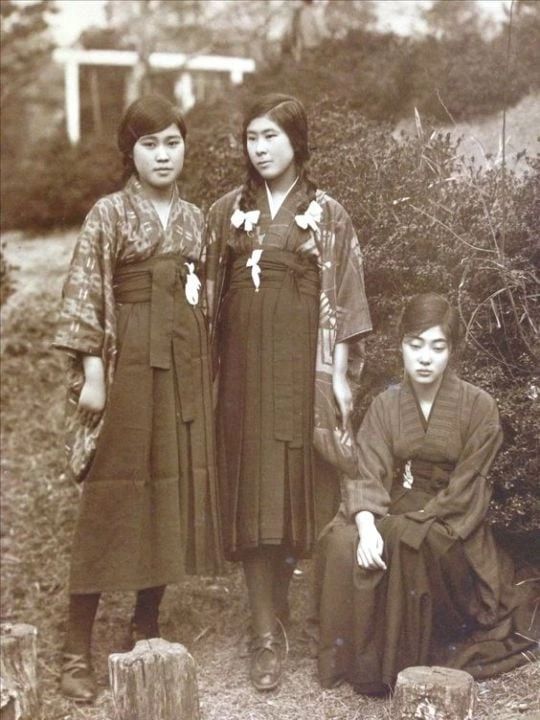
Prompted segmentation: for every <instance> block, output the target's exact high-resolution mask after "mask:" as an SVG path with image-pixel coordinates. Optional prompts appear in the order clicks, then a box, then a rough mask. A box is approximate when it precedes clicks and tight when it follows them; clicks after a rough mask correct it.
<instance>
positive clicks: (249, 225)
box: [231, 208, 261, 232]
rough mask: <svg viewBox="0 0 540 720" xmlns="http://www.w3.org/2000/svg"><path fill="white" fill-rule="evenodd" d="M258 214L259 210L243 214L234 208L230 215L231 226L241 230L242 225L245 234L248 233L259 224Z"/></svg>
mask: <svg viewBox="0 0 540 720" xmlns="http://www.w3.org/2000/svg"><path fill="white" fill-rule="evenodd" d="M260 214H261V211H260V210H249V211H248V212H244V211H243V210H240V208H236V210H235V211H234V212H233V214H232V215H231V224H232V225H234V227H235V228H241V227H242V225H243V226H244V230H245V231H246V232H250V231H251V230H253V228H254V227H255V225H256V224H257V223H258V222H259V215H260Z"/></svg>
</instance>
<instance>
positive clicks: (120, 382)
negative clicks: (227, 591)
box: [54, 177, 221, 593]
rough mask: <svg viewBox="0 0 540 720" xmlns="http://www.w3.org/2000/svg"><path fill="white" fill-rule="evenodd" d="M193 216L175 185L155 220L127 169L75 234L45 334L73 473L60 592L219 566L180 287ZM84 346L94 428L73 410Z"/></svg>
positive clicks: (209, 452) (187, 312)
mask: <svg viewBox="0 0 540 720" xmlns="http://www.w3.org/2000/svg"><path fill="white" fill-rule="evenodd" d="M203 228H204V221H203V217H202V213H201V212H200V210H199V209H198V208H197V207H195V206H194V205H191V204H190V203H188V202H186V201H184V200H182V199H181V198H180V197H179V196H178V192H177V189H176V187H174V192H173V199H172V203H171V209H170V214H169V219H168V224H167V227H166V228H163V226H162V224H161V221H160V219H159V217H158V215H157V213H156V211H155V209H154V207H153V205H152V203H151V202H150V200H149V199H148V198H147V197H146V196H145V194H144V192H143V190H142V187H141V185H140V183H139V181H138V180H137V179H136V178H134V177H132V178H131V179H130V180H129V181H128V183H127V185H126V187H125V188H124V189H123V190H121V191H120V192H117V193H114V194H112V195H109V196H107V197H105V198H102V199H101V200H99V201H98V202H97V203H96V205H95V206H94V207H93V208H92V210H91V211H90V213H89V214H88V216H87V218H86V220H85V223H84V225H83V228H82V230H81V233H80V236H79V238H78V241H77V244H76V247H75V250H74V254H73V258H72V261H71V266H70V269H69V273H68V277H67V279H66V282H65V285H64V290H63V300H62V305H61V310H60V316H59V322H58V329H57V333H56V337H55V341H54V344H55V346H56V347H57V348H59V349H61V350H64V351H66V353H67V356H68V372H67V381H68V394H67V403H66V407H67V412H66V416H67V441H66V453H67V460H68V467H69V470H70V472H71V474H72V475H73V477H74V478H75V479H77V480H79V481H83V490H82V500H81V508H80V513H79V518H78V523H77V529H76V532H75V539H74V545H73V551H72V562H71V579H70V589H71V592H74V593H89V592H101V591H104V590H131V589H142V588H145V587H153V586H157V585H163V584H167V583H170V582H177V581H178V580H180V579H181V578H182V577H183V574H184V572H192V573H193V572H197V573H199V572H200V573H202V572H206V573H214V572H218V571H219V569H220V566H221V540H220V528H219V518H218V507H217V487H216V468H215V447H214V439H213V425H212V400H211V381H210V367H209V353H208V348H207V324H206V319H205V318H204V316H203V314H202V311H201V308H200V303H198V304H192V303H191V302H188V300H187V294H188V293H187V289H186V288H187V287H188V283H191V286H190V287H192V283H193V281H194V275H193V273H194V269H195V265H196V264H198V263H199V259H200V256H201V251H202V237H203ZM192 300H193V297H192ZM84 355H95V356H99V357H101V358H102V360H103V363H104V368H105V380H106V393H107V395H106V397H107V400H106V406H105V410H104V412H103V413H102V415H101V417H100V419H99V422H98V423H97V424H96V425H93V426H90V425H87V424H85V423H84V422H83V420H82V419H81V416H80V414H79V413H78V412H77V402H78V396H79V393H80V391H81V388H82V385H83V382H84V372H83V366H82V356H84Z"/></svg>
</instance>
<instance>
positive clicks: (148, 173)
mask: <svg viewBox="0 0 540 720" xmlns="http://www.w3.org/2000/svg"><path fill="white" fill-rule="evenodd" d="M184 152H185V145H184V139H183V137H182V133H181V132H180V129H179V128H178V126H177V125H175V124H174V123H173V124H172V125H169V127H167V128H165V130H161V131H160V132H157V133H152V134H151V135H142V136H141V137H140V138H139V139H138V140H137V142H136V143H135V145H134V146H133V164H134V165H135V169H136V170H137V173H138V175H139V180H140V181H141V184H142V186H143V187H145V186H146V187H147V188H152V189H155V190H163V189H165V188H167V187H168V186H170V185H172V184H173V183H174V182H175V180H176V178H177V177H178V176H179V175H180V173H181V172H182V167H183V165H184Z"/></svg>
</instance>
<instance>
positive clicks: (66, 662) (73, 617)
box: [60, 593, 100, 702]
mask: <svg viewBox="0 0 540 720" xmlns="http://www.w3.org/2000/svg"><path fill="white" fill-rule="evenodd" d="M99 598H100V593H88V594H72V595H70V597H69V618H68V631H67V637H66V644H65V647H64V659H63V665H62V677H61V680H60V689H61V691H62V693H63V694H64V695H65V696H66V697H69V698H71V699H72V700H75V701H78V702H92V701H93V700H94V699H95V697H96V693H97V686H96V680H95V677H94V672H93V670H92V665H91V662H90V647H91V642H92V629H93V627H94V620H95V617H96V612H97V608H98V604H99Z"/></svg>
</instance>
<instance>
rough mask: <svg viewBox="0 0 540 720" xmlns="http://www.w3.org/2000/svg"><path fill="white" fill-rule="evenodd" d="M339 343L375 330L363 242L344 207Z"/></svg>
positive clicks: (338, 246) (339, 241) (339, 220)
mask: <svg viewBox="0 0 540 720" xmlns="http://www.w3.org/2000/svg"><path fill="white" fill-rule="evenodd" d="M335 232H336V242H335V253H336V264H337V268H336V305H337V335H336V342H338V343H339V342H344V341H346V340H351V339H355V338H356V339H358V338H357V336H358V335H360V334H362V333H365V332H368V331H369V330H371V328H372V325H371V317H370V314H369V308H368V303H367V298H366V289H365V284H364V270H363V261H362V253H361V250H360V243H359V242H358V237H357V235H356V232H355V230H354V227H353V224H352V221H351V218H350V217H349V215H348V214H347V213H346V212H345V210H344V209H343V208H340V209H339V212H338V213H337V214H336V230H335Z"/></svg>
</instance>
